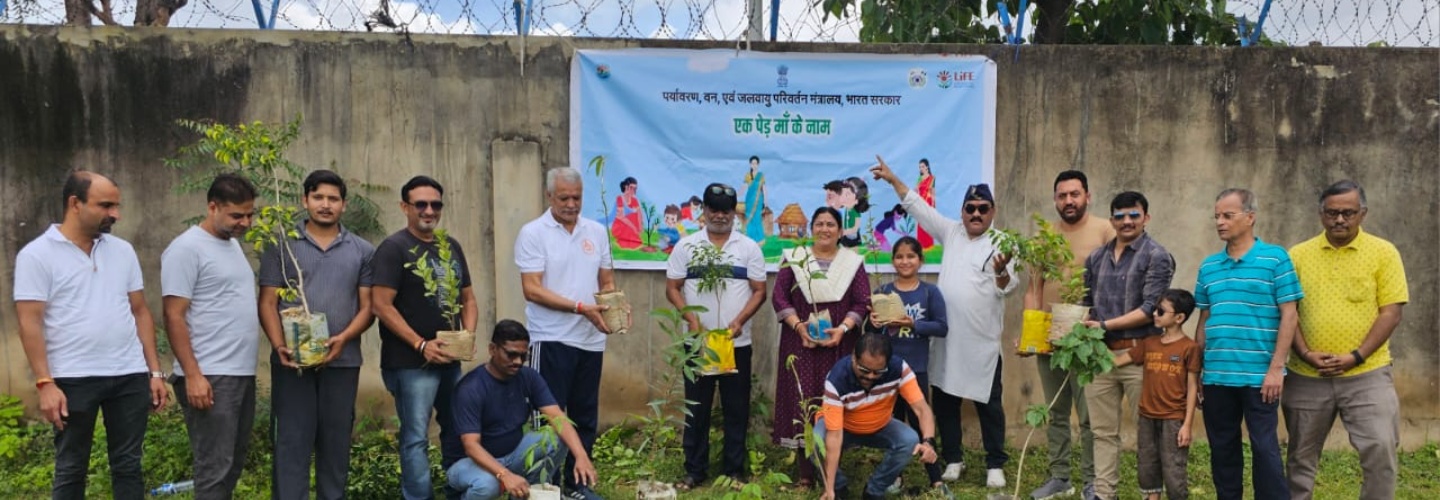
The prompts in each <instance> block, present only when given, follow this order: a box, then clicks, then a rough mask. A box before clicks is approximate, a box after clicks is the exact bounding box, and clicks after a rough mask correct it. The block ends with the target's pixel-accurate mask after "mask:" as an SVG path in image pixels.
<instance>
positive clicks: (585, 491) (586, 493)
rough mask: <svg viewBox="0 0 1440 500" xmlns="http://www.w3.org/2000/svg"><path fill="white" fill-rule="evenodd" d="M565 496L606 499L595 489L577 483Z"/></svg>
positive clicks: (596, 499)
mask: <svg viewBox="0 0 1440 500" xmlns="http://www.w3.org/2000/svg"><path fill="white" fill-rule="evenodd" d="M565 498H568V499H571V500H605V499H604V497H601V496H600V495H597V494H595V490H592V489H590V487H589V486H584V485H576V486H575V488H574V489H571V490H570V491H568V492H566V493H565Z"/></svg>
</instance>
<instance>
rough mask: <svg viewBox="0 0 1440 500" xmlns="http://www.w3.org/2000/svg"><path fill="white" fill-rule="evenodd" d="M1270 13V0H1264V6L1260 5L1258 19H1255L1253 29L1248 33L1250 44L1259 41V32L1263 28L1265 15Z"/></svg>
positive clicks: (1262, 30)
mask: <svg viewBox="0 0 1440 500" xmlns="http://www.w3.org/2000/svg"><path fill="white" fill-rule="evenodd" d="M1268 15H1270V0H1265V6H1264V7H1260V19H1259V20H1257V21H1255V31H1254V32H1252V33H1251V34H1250V45H1255V44H1257V43H1260V33H1262V32H1264V30H1265V17H1266V16H1268Z"/></svg>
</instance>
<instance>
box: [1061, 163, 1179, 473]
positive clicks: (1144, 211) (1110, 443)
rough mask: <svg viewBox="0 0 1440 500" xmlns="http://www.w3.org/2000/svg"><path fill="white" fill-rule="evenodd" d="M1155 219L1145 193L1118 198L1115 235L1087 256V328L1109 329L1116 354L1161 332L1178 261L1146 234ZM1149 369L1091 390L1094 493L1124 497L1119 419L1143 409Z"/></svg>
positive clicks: (1135, 369)
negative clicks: (1162, 309)
mask: <svg viewBox="0 0 1440 500" xmlns="http://www.w3.org/2000/svg"><path fill="white" fill-rule="evenodd" d="M1148 222H1150V201H1149V200H1146V199H1145V195H1143V194H1140V193H1137V192H1134V191H1126V192H1123V193H1120V194H1117V195H1115V198H1114V199H1112V200H1111V201H1110V225H1111V226H1112V227H1114V228H1115V238H1114V239H1112V240H1110V241H1109V242H1108V243H1106V244H1105V245H1103V246H1101V247H1100V248H1097V249H1095V251H1094V252H1092V253H1091V254H1090V257H1089V258H1087V259H1085V286H1086V288H1087V289H1088V290H1089V291H1088V292H1086V294H1085V300H1084V302H1083V303H1082V305H1085V306H1090V307H1091V309H1090V320H1089V321H1086V325H1088V326H1091V327H1098V328H1101V329H1103V330H1105V344H1106V345H1108V346H1109V347H1110V352H1112V353H1114V354H1115V355H1116V356H1119V355H1121V354H1124V353H1125V352H1126V351H1128V350H1129V349H1130V348H1132V347H1135V346H1137V345H1139V344H1140V342H1141V341H1142V340H1144V339H1145V338H1147V337H1152V336H1156V335H1159V334H1160V329H1159V328H1158V327H1156V326H1155V322H1154V320H1153V319H1152V315H1153V314H1154V313H1155V308H1156V307H1157V305H1158V304H1159V303H1160V294H1161V293H1163V292H1164V291H1165V290H1166V289H1168V288H1170V280H1171V278H1173V277H1174V276H1175V258H1174V257H1172V256H1171V255H1170V252H1169V251H1167V250H1165V247H1163V246H1160V244H1159V243H1157V242H1156V241H1155V240H1153V239H1151V238H1150V235H1149V234H1147V233H1146V232H1145V224H1146V223H1148ZM1142 373H1143V370H1142V369H1141V368H1140V367H1139V366H1129V367H1124V368H1116V369H1114V370H1111V371H1110V372H1107V373H1105V374H1102V375H1099V376H1096V377H1095V381H1094V382H1091V383H1090V385H1088V386H1086V387H1085V400H1086V405H1087V406H1088V409H1089V411H1090V430H1091V431H1092V432H1094V434H1095V493H1094V495H1093V497H1092V498H1101V499H1113V498H1117V496H1118V494H1119V491H1118V489H1117V486H1118V483H1119V482H1120V443H1121V439H1120V422H1121V421H1122V420H1123V419H1124V416H1125V415H1127V414H1129V415H1134V414H1135V412H1136V405H1137V403H1139V401H1140V384H1141V377H1142ZM1122 402H1123V403H1125V404H1124V406H1121V403H1122ZM1122 411H1123V413H1122ZM1086 500H1089V499H1086Z"/></svg>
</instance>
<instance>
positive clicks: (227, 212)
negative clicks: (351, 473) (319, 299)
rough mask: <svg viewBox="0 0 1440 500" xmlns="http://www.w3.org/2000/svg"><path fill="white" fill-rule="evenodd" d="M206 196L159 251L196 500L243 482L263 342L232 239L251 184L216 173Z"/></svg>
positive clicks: (247, 211) (239, 231)
mask: <svg viewBox="0 0 1440 500" xmlns="http://www.w3.org/2000/svg"><path fill="white" fill-rule="evenodd" d="M205 197H206V199H207V200H208V201H207V209H206V214H205V218H204V219H203V220H202V221H201V222H200V224H199V225H196V226H194V227H191V228H190V229H188V230H186V231H185V232H184V233H181V234H180V236H177V237H176V238H175V240H174V241H172V242H170V246H169V247H167V248H166V249H165V253H164V254H162V255H161V257H160V287H161V290H162V293H163V294H164V308H165V331H166V335H167V336H169V338H170V348H171V350H172V351H173V352H174V354H175V376H174V377H173V379H172V381H173V383H174V385H175V394H176V399H177V400H179V401H180V407H181V409H183V410H184V413H185V428H186V430H187V431H188V433H189V434H190V451H191V453H192V454H193V456H194V460H195V463H194V465H195V498H196V499H197V500H206V499H212V498H214V499H229V498H230V497H231V495H232V494H233V493H234V491H235V483H236V482H237V481H238V480H239V479H240V470H241V468H242V467H244V465H245V453H246V451H247V448H248V447H249V442H248V441H249V438H250V427H251V424H252V423H253V422H254V420H255V358H256V350H257V349H258V348H259V342H260V337H259V333H260V323H259V320H258V317H257V316H256V314H255V304H256V299H255V279H254V275H253V274H251V271H250V261H249V260H247V259H246V258H245V251H244V250H241V248H240V243H239V241H238V240H239V239H240V238H241V237H243V236H244V235H245V232H246V230H248V229H249V228H250V223H251V221H252V220H253V219H254V217H255V187H254V186H252V185H251V184H250V182H249V181H247V180H245V179H244V178H243V177H240V176H238V175H234V174H221V175H219V176H216V178H215V181H214V182H212V183H211V184H210V190H209V192H207V193H206V195H205Z"/></svg>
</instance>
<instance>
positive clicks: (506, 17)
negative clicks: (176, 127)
mask: <svg viewBox="0 0 1440 500" xmlns="http://www.w3.org/2000/svg"><path fill="white" fill-rule="evenodd" d="M6 1H8V2H9V4H10V8H9V10H7V11H6V12H5V13H4V14H3V15H0V22H5V23H14V22H25V23H32V24H55V23H59V22H61V21H62V20H63V18H64V7H63V5H64V0H0V2H6ZM270 1H271V0H262V2H264V3H265V9H266V10H267V11H268V10H269V8H270ZM380 1H381V0H281V2H280V15H279V21H278V22H277V23H276V27H277V28H279V29H304V30H346V31H363V30H364V26H363V24H362V23H363V22H364V21H365V18H366V16H367V15H369V13H371V12H374V11H376V10H378V8H379V6H380ZM532 1H533V2H534V3H533V8H534V9H535V15H534V20H533V21H532V31H531V33H532V34H539V35H560V36H571V35H578V36H598V37H617V38H693V39H704V40H733V39H738V38H740V37H742V36H743V35H744V32H745V28H746V26H747V25H748V15H747V12H748V7H747V0H532ZM812 1H813V0H782V1H781V2H780V22H779V23H778V24H779V38H780V39H781V40H794V41H842V42H848V41H855V40H856V38H857V34H858V31H859V27H860V25H859V22H858V21H857V20H855V19H853V18H850V19H843V20H837V19H833V18H832V19H828V20H826V19H823V16H822V15H821V14H820V13H819V12H818V11H817V10H815V9H812V8H811V7H810V2H812ZM1263 3H1264V0H1230V1H1229V2H1228V3H1227V5H1228V8H1229V10H1230V12H1232V13H1234V14H1236V15H1243V16H1246V17H1248V18H1250V19H1251V20H1254V19H1256V18H1258V17H1259V11H1260V5H1261V4H1263ZM114 5H115V6H116V10H117V11H116V17H117V19H118V20H119V21H120V22H121V23H122V24H130V22H131V21H133V20H134V0H114ZM762 10H763V12H764V13H765V15H764V23H765V24H764V25H765V30H766V36H767V37H768V36H769V35H768V32H769V25H770V21H769V16H770V1H769V0H764V2H763V6H762ZM390 12H391V14H392V16H393V17H394V18H395V20H396V21H398V22H400V23H404V24H407V25H408V26H409V28H410V30H411V31H414V32H417V33H452V34H514V33H515V32H516V28H515V21H514V15H515V14H514V12H515V9H514V7H513V4H512V1H511V0H414V1H412V0H395V1H392V2H391V5H390ZM171 26H176V27H197V28H255V27H256V26H257V24H256V22H255V13H254V8H253V7H252V5H251V3H250V0H190V3H189V5H187V6H186V7H184V8H183V9H181V10H180V12H179V13H178V14H177V15H176V16H175V19H174V20H173V21H172V22H171ZM1027 31H1028V30H1027ZM1265 31H1266V33H1267V34H1269V35H1270V36H1271V37H1272V38H1276V39H1279V40H1283V41H1285V42H1288V43H1291V44H1294V45H1304V44H1306V43H1308V42H1310V41H1320V42H1322V43H1323V44H1325V45H1331V46H1355V45H1365V44H1367V43H1370V42H1374V41H1380V40H1384V41H1387V42H1389V43H1390V44H1392V45H1397V46H1429V47H1436V46H1440V2H1436V1H1435V0H1278V1H1274V2H1273V5H1272V7H1271V11H1270V17H1269V18H1268V19H1267V20H1266V30H1265Z"/></svg>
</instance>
